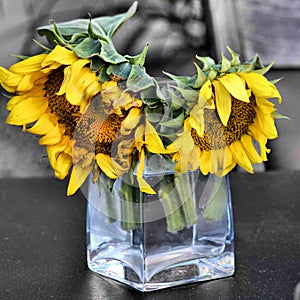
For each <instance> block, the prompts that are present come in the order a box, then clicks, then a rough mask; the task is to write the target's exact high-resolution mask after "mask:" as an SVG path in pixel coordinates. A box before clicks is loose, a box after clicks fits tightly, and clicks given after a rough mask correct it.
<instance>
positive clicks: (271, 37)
mask: <svg viewBox="0 0 300 300" xmlns="http://www.w3.org/2000/svg"><path fill="white" fill-rule="evenodd" d="M131 4H132V1H127V0H125V1H124V0H122V1H118V0H110V1H106V0H105V1H100V0H51V1H49V0H13V1H11V0H0V28H1V29H0V40H1V46H0V49H1V51H0V65H2V66H5V67H8V66H10V65H11V64H13V63H15V62H16V61H17V60H16V58H15V57H11V56H9V55H10V54H24V55H34V54H36V53H38V51H40V49H39V47H38V46H37V45H36V44H35V43H34V42H33V39H37V40H39V41H40V42H45V40H44V39H42V38H41V37H39V36H38V35H37V34H36V31H35V29H36V28H37V27H39V26H43V25H46V24H48V21H49V20H50V19H54V20H55V21H56V22H61V21H68V20H70V19H74V18H86V17H88V13H90V14H91V15H92V17H97V16H100V15H113V14H117V13H122V12H125V11H126V10H127V9H128V7H129V6H130V5H131ZM226 9H227V10H230V11H228V12H226ZM228 13H231V15H233V16H234V18H233V19H234V20H233V19H232V20H230V19H228V18H227V19H226V16H228ZM212 17H214V18H215V19H216V20H217V24H219V25H220V24H222V26H219V28H218V29H217V30H216V27H215V26H213V24H212ZM280 18H281V19H280ZM299 19H300V4H299V1H297V0H289V1H285V2H284V5H283V4H281V1H277V0H276V1H271V0H268V1H258V0H246V1H244V0H152V1H146V0H140V1H139V9H138V12H137V13H136V15H135V16H134V17H133V19H131V20H129V21H128V22H127V23H126V24H125V25H124V26H123V28H122V29H121V30H120V31H119V32H118V33H117V35H116V37H115V44H116V46H117V49H118V50H119V52H121V53H124V54H125V53H128V54H132V55H133V54H137V53H138V52H140V51H141V50H142V49H143V47H144V46H145V44H146V43H147V42H148V43H149V45H150V46H149V52H148V58H147V61H146V68H147V71H148V72H149V73H150V74H151V75H153V76H158V77H160V76H162V70H164V71H167V72H171V73H173V74H177V75H183V74H185V75H190V74H192V73H193V72H194V67H193V64H192V62H193V60H194V57H195V55H196V54H197V55H202V56H207V55H209V56H218V54H220V53H221V50H222V49H218V47H217V46H218V45H219V44H220V43H219V44H218V43H217V40H219V41H220V40H222V42H221V45H222V46H223V48H225V46H226V43H227V42H228V41H227V40H228V39H229V40H230V41H231V38H232V37H234V38H235V39H234V40H236V41H238V44H237V45H232V44H231V42H228V43H229V45H230V46H232V47H233V48H234V49H235V50H236V51H238V52H239V51H241V52H242V56H243V57H244V58H246V59H248V58H250V57H251V56H252V55H253V54H254V53H255V52H258V53H260V54H262V58H263V62H264V63H265V64H267V63H269V62H271V61H272V60H273V59H276V60H277V63H276V64H275V69H274V71H272V72H271V73H270V75H269V77H270V78H277V77H281V76H284V79H283V80H282V82H281V83H280V84H279V85H278V86H279V89H280V91H281V92H282V94H283V96H284V98H285V101H284V103H283V105H282V108H281V112H282V113H284V114H287V115H289V116H290V117H291V120H290V121H287V120H280V121H279V122H278V130H279V133H280V137H279V138H278V139H277V140H276V141H272V142H271V143H270V146H271V147H272V149H273V151H272V154H271V155H270V163H268V165H267V167H269V168H271V169H278V168H287V169H293V168H298V169H299V168H300V132H299V125H300V121H299V117H298V113H299V112H300V104H299V99H298V97H299V88H298V86H299V80H300V71H299V66H300V52H299V51H297V50H298V49H299V47H298V43H300V42H299V41H300V34H299V28H300V26H299V25H300V23H299ZM231 21H235V22H234V24H235V26H236V28H235V30H233V29H232V22H231ZM281 21H282V22H281ZM283 21H284V22H283ZM266 22H267V23H266ZM229 23H230V24H229ZM229 25H230V26H229ZM230 36H231V38H230ZM225 37H226V38H227V37H228V38H227V40H226V38H225ZM222 38H223V39H222ZM235 47H236V48H235ZM222 51H223V50H222ZM5 104H6V99H5V98H4V97H3V96H1V97H0V177H26V176H52V175H53V172H52V170H51V168H49V166H48V160H47V158H46V153H45V149H44V148H42V147H40V146H39V145H38V138H37V137H34V136H32V135H29V134H26V133H24V132H22V130H21V129H20V128H16V127H12V126H7V125H6V124H5V118H6V116H7V111H6V109H5Z"/></svg>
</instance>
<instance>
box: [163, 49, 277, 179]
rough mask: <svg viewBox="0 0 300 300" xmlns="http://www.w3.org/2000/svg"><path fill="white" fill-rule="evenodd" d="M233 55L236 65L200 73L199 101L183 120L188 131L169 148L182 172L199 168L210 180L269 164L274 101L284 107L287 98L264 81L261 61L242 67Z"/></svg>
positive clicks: (227, 64) (228, 64)
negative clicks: (235, 169) (236, 171)
mask: <svg viewBox="0 0 300 300" xmlns="http://www.w3.org/2000/svg"><path fill="white" fill-rule="evenodd" d="M231 53H232V55H233V59H232V60H231V62H229V61H228V60H225V59H224V58H223V61H222V64H220V65H214V64H212V63H211V61H212V60H210V61H209V62H210V63H211V64H210V65H209V66H207V65H206V66H205V67H204V70H200V69H198V77H197V78H198V79H199V77H200V76H201V78H202V84H201V87H200V88H199V89H198V100H197V101H196V104H195V105H194V107H193V108H192V109H191V111H190V113H189V115H188V116H187V117H186V119H185V120H184V130H183V131H182V132H181V133H180V134H179V135H178V137H177V139H176V140H175V141H174V142H173V143H172V144H171V145H169V146H168V149H169V150H170V151H173V152H174V154H173V160H174V161H177V162H178V163H177V166H176V170H177V171H179V172H186V171H187V170H190V169H191V170H193V169H196V168H197V167H200V169H201V172H202V173H203V174H205V175H206V174H208V173H215V174H218V175H221V176H224V175H226V174H227V173H228V172H230V171H231V170H232V169H233V168H234V167H235V166H236V165H237V164H238V165H240V166H241V167H242V168H244V169H245V170H247V171H248V172H250V173H253V166H252V165H253V164H255V163H262V162H263V161H266V160H267V154H268V153H269V152H270V150H269V149H268V148H267V147H266V143H267V141H268V139H274V138H276V137H277V136H278V134H277V130H276V127H275V122H274V119H275V118H274V113H275V111H276V108H275V105H274V103H273V102H272V101H270V99H277V100H278V102H279V103H281V101H282V98H281V96H280V94H279V92H278V90H277V88H276V87H275V85H274V84H273V83H272V82H270V81H269V80H268V79H267V78H266V77H265V76H263V73H264V72H265V71H266V68H265V69H261V70H256V69H255V66H256V65H257V59H256V60H252V62H251V63H250V62H247V63H245V64H241V63H240V62H239V61H237V55H236V54H235V53H234V52H233V51H232V50H231ZM205 62H207V61H205ZM225 66H227V67H225ZM203 78H204V80H203ZM255 143H257V144H258V146H259V149H257V148H258V147H255Z"/></svg>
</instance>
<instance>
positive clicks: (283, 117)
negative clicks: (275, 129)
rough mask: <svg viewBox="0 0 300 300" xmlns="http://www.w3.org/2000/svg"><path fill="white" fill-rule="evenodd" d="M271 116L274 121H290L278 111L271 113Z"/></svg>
mask: <svg viewBox="0 0 300 300" xmlns="http://www.w3.org/2000/svg"><path fill="white" fill-rule="evenodd" d="M272 116H273V118H274V119H286V120H290V118H289V117H287V116H285V115H282V114H280V113H279V112H278V111H274V112H272Z"/></svg>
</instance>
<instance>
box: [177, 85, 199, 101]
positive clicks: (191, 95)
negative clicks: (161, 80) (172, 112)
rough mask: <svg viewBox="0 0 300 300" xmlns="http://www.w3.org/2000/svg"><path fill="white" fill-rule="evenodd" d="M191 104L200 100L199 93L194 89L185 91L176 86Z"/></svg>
mask: <svg viewBox="0 0 300 300" xmlns="http://www.w3.org/2000/svg"><path fill="white" fill-rule="evenodd" d="M174 88H175V89H176V90H178V91H179V92H180V93H181V94H182V96H183V97H184V98H185V99H186V100H187V102H189V103H195V102H196V101H197V100H198V96H199V95H198V91H195V90H192V89H183V88H181V87H179V86H174Z"/></svg>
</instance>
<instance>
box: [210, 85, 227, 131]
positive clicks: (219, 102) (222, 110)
mask: <svg viewBox="0 0 300 300" xmlns="http://www.w3.org/2000/svg"><path fill="white" fill-rule="evenodd" d="M213 85H214V88H215V95H216V108H217V111H218V115H219V117H220V119H221V122H222V123H223V125H224V126H227V123H228V120H229V116H230V113H231V96H230V94H229V92H228V90H227V89H226V88H225V87H224V85H223V84H221V83H220V82H219V81H218V80H215V81H214V82H213Z"/></svg>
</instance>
